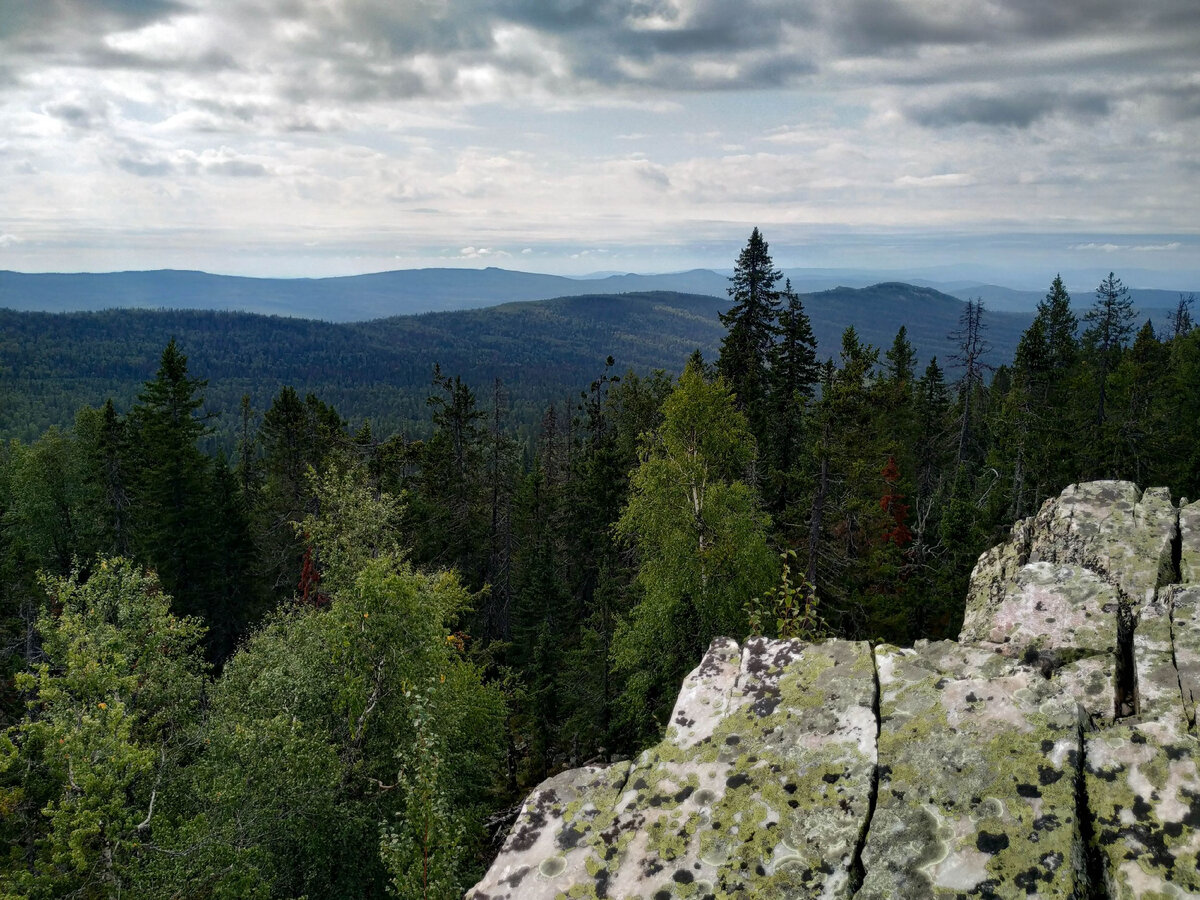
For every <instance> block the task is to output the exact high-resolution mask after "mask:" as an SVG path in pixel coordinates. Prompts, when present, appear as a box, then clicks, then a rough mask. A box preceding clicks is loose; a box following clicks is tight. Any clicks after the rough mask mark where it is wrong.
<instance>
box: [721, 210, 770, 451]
mask: <svg viewBox="0 0 1200 900" xmlns="http://www.w3.org/2000/svg"><path fill="white" fill-rule="evenodd" d="M768 251H769V248H768V246H767V242H766V241H765V240H763V236H762V234H761V233H760V232H759V230H758V229H757V228H755V229H754V230H753V231H752V232H751V233H750V239H749V240H748V241H747V242H746V246H745V247H744V248H743V249H742V252H741V253H740V254H739V255H738V258H737V264H736V265H735V266H734V270H733V277H732V278H730V279H729V280H730V286H729V296H730V297H731V298H732V299H733V305H732V306H730V308H729V309H728V310H727V311H726V312H723V313H721V323H722V324H723V325H724V326H725V327H726V328H727V329H728V334H726V335H725V337H724V338H722V340H721V355H720V356H719V357H718V358H717V372H718V374H720V375H723V376H724V377H725V380H726V382H727V383H728V384H729V387H730V389H731V390H732V391H733V395H734V399H735V402H736V403H737V408H738V409H739V410H740V411H742V412H743V413H744V414H745V415H746V417H747V419H748V420H749V422H750V428H751V432H752V433H753V434H754V435H755V437H756V438H758V439H759V440H760V441H761V438H762V435H763V434H764V430H765V424H766V405H765V403H766V398H767V390H768V367H769V364H770V354H771V347H772V344H773V343H774V340H775V335H776V333H777V329H778V321H777V320H778V315H779V303H780V292H779V290H778V289H777V288H776V287H775V285H776V283H777V282H778V281H779V279H780V278H781V277H783V273H782V272H780V271H779V270H778V269H776V268H775V263H774V262H773V261H772V259H771V255H770V253H769V252H768Z"/></svg>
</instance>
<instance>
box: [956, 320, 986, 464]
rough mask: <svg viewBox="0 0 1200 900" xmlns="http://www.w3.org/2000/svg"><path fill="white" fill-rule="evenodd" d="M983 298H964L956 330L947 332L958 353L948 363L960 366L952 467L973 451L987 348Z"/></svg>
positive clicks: (974, 450)
mask: <svg viewBox="0 0 1200 900" xmlns="http://www.w3.org/2000/svg"><path fill="white" fill-rule="evenodd" d="M983 312H984V310H983V301H982V300H978V299H975V300H968V301H967V305H966V306H965V307H964V308H963V311H962V315H961V316H960V317H959V330H958V331H956V332H955V333H954V334H952V335H951V337H952V338H954V339H955V340H956V341H957V342H958V352H957V353H956V354H955V355H954V356H952V357H951V362H952V363H954V365H955V366H957V367H958V368H960V369H962V376H961V377H960V378H959V380H958V446H957V450H956V452H955V469H956V470H959V469H961V468H962V465H963V462H964V461H966V459H967V458H968V456H970V455H972V454H974V453H976V452H977V451H978V447H977V446H976V440H975V431H976V419H977V417H978V412H979V411H978V409H977V405H978V394H979V392H980V390H981V389H982V387H983V376H984V372H985V371H986V370H987V368H988V366H987V364H986V363H985V362H984V361H983V358H984V356H986V355H987V353H988V352H989V351H990V350H991V345H989V344H988V342H987V341H986V340H985V339H984V337H983V333H984V330H985V329H986V328H987V326H986V325H985V324H984V321H983Z"/></svg>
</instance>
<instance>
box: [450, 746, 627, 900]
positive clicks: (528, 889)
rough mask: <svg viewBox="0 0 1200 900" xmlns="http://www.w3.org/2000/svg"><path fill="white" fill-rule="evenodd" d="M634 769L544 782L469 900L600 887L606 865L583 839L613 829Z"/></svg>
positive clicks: (519, 898)
mask: <svg viewBox="0 0 1200 900" xmlns="http://www.w3.org/2000/svg"><path fill="white" fill-rule="evenodd" d="M629 769H630V764H629V763H628V762H624V763H617V764H616V765H613V766H608V767H603V766H588V767H585V768H582V769H571V770H570V771H567V772H563V773H561V774H559V775H555V776H554V777H553V778H550V779H547V780H546V781H544V782H542V784H541V785H539V786H538V788H537V790H535V791H534V792H533V793H532V794H530V795H529V798H528V799H527V800H526V801H525V805H524V806H523V807H522V808H521V813H520V815H519V816H518V817H517V821H516V822H515V823H514V824H513V827H512V830H511V831H510V832H509V834H508V838H507V839H506V840H505V842H504V846H503V847H502V848H501V850H500V855H499V856H498V857H497V858H496V862H495V864H494V865H493V866H492V868H491V870H490V871H489V872H488V873H487V876H486V877H485V878H484V880H483V881H481V882H480V883H479V884H478V885H477V886H476V887H475V888H474V889H473V890H472V891H470V892H468V894H467V896H468V897H471V898H475V900H524V898H530V900H541V898H546V900H552V898H554V897H558V896H561V895H562V894H563V893H565V892H567V891H570V890H573V889H574V888H575V887H576V886H578V885H590V884H594V883H595V882H594V873H596V872H597V871H598V870H599V863H600V860H598V858H597V855H596V853H595V850H594V848H593V847H592V846H591V845H590V843H587V842H583V841H581V837H582V836H584V835H590V834H592V833H593V832H594V831H595V830H596V829H597V828H604V827H608V826H609V825H610V824H611V822H612V810H613V807H614V806H615V804H616V802H617V799H618V798H619V797H620V795H621V792H622V791H623V789H624V786H625V782H626V780H627V778H628V775H629Z"/></svg>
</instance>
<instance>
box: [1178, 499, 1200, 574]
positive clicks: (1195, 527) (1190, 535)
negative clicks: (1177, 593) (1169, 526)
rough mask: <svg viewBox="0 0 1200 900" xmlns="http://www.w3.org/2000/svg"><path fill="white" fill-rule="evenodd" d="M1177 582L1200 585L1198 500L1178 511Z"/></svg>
mask: <svg viewBox="0 0 1200 900" xmlns="http://www.w3.org/2000/svg"><path fill="white" fill-rule="evenodd" d="M1179 551H1180V552H1179V581H1180V583H1182V584H1200V500H1197V501H1196V502H1195V503H1189V504H1188V505H1187V506H1184V507H1183V508H1181V509H1180V510H1179Z"/></svg>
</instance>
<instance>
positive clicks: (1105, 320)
mask: <svg viewBox="0 0 1200 900" xmlns="http://www.w3.org/2000/svg"><path fill="white" fill-rule="evenodd" d="M1084 319H1085V320H1086V321H1087V323H1088V327H1087V328H1086V329H1085V330H1084V332H1083V345H1084V348H1085V349H1086V350H1087V353H1088V357H1089V362H1090V363H1091V366H1092V371H1093V377H1094V378H1095V383H1096V388H1095V390H1096V395H1095V396H1096V407H1095V410H1096V412H1095V424H1096V427H1097V428H1100V427H1101V426H1103V424H1104V420H1105V418H1106V417H1107V415H1108V410H1107V409H1106V406H1107V402H1108V378H1109V375H1110V374H1112V371H1113V370H1114V369H1115V368H1116V367H1117V364H1118V363H1119V362H1120V361H1121V352H1122V351H1123V350H1124V349H1125V345H1126V344H1127V343H1128V342H1129V336H1130V335H1131V334H1132V333H1133V299H1132V298H1131V297H1130V296H1129V288H1127V287H1125V285H1124V284H1122V282H1121V279H1120V278H1118V277H1117V276H1116V275H1115V274H1113V273H1112V272H1109V273H1108V277H1107V278H1105V279H1104V280H1103V281H1101V282H1100V285H1099V286H1098V287H1097V288H1096V302H1095V303H1094V304H1093V305H1092V308H1091V309H1089V310H1088V312H1087V315H1086V316H1084Z"/></svg>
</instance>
